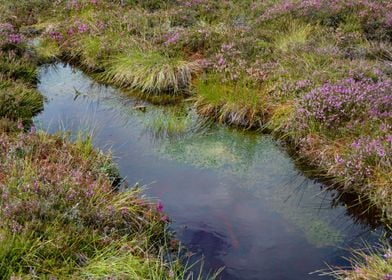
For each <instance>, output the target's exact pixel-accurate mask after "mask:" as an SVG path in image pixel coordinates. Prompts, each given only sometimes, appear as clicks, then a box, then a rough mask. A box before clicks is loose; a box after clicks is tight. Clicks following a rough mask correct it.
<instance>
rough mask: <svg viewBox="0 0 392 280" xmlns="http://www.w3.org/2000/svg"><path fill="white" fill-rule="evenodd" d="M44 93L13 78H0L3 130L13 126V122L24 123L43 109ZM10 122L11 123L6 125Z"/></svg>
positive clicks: (0, 106)
mask: <svg viewBox="0 0 392 280" xmlns="http://www.w3.org/2000/svg"><path fill="white" fill-rule="evenodd" d="M43 101H44V100H43V97H42V95H41V94H40V93H39V92H38V91H37V90H36V89H35V88H32V87H31V86H27V85H25V84H22V83H17V82H13V81H11V80H1V79H0V119H2V120H3V125H0V127H1V126H3V130H8V129H9V128H10V127H12V125H11V124H12V123H14V124H15V123H16V122H18V121H19V122H21V123H23V124H24V125H26V124H28V123H29V122H30V121H31V118H32V117H33V116H34V115H35V114H37V113H38V112H39V111H41V110H42V109H43ZM7 123H9V125H6V124H7Z"/></svg>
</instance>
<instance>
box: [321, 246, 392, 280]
mask: <svg viewBox="0 0 392 280" xmlns="http://www.w3.org/2000/svg"><path fill="white" fill-rule="evenodd" d="M391 255H392V251H391V247H390V246H389V245H387V244H384V245H381V246H379V247H376V248H371V247H370V246H369V245H365V248H364V249H362V250H355V251H353V256H352V257H351V258H350V259H349V261H350V262H351V266H352V269H350V270H347V269H346V268H339V267H331V271H326V272H323V273H321V274H322V275H327V276H332V277H334V278H335V279H338V280H379V279H390V277H391V276H392V258H391Z"/></svg>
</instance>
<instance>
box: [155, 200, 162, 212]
mask: <svg viewBox="0 0 392 280" xmlns="http://www.w3.org/2000/svg"><path fill="white" fill-rule="evenodd" d="M156 209H157V211H158V212H162V211H163V203H162V202H160V201H158V203H157V206H156Z"/></svg>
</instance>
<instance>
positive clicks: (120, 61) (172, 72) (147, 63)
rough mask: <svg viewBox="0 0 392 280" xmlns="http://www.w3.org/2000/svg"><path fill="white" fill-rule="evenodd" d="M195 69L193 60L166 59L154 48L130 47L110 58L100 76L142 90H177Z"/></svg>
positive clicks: (195, 63)
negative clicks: (133, 48) (130, 48)
mask: <svg viewBox="0 0 392 280" xmlns="http://www.w3.org/2000/svg"><path fill="white" fill-rule="evenodd" d="M199 69H200V65H199V64H198V63H197V62H187V61H184V60H182V59H180V58H169V57H166V56H164V55H162V54H160V53H158V52H155V51H146V52H143V51H139V50H134V51H131V52H129V53H127V54H119V55H116V56H114V57H112V58H110V60H109V61H108V62H107V63H106V67H105V72H104V73H103V75H102V79H103V80H105V81H107V82H110V83H114V84H118V85H120V86H123V87H127V88H132V89H137V90H141V91H143V92H146V93H157V92H165V91H171V92H174V93H178V92H181V91H183V90H186V89H187V88H188V86H189V83H190V81H191V79H192V74H193V73H195V72H196V71H198V70H199Z"/></svg>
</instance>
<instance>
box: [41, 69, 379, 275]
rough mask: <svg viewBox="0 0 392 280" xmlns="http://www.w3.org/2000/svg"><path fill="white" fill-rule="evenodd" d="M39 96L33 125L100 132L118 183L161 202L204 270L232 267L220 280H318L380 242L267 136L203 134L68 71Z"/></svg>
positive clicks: (222, 131)
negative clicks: (364, 246) (355, 251)
mask: <svg viewBox="0 0 392 280" xmlns="http://www.w3.org/2000/svg"><path fill="white" fill-rule="evenodd" d="M39 90H40V91H41V92H42V93H43V94H44V95H45V96H46V97H47V99H48V101H47V104H46V105H45V110H44V111H43V112H42V113H41V114H40V115H39V116H38V117H37V118H36V120H35V122H36V123H37V124H38V125H39V126H40V127H42V128H44V129H45V130H48V131H49V132H55V131H58V130H64V129H65V130H70V131H74V132H75V131H77V130H79V129H82V130H85V131H94V135H95V136H94V139H95V140H94V141H95V145H96V146H97V147H100V148H102V149H104V150H107V149H111V150H112V152H113V155H114V156H115V161H116V162H117V163H118V166H119V168H120V171H121V175H122V176H124V177H126V179H127V180H128V181H129V183H130V184H133V183H136V182H139V183H140V184H142V185H146V186H147V191H146V194H147V195H148V196H150V197H154V198H156V199H158V200H160V201H162V202H163V204H164V205H165V211H166V212H167V213H168V215H169V216H170V217H171V218H172V219H173V224H172V228H173V229H174V230H175V231H176V232H177V237H178V238H179V239H180V240H181V242H182V243H183V244H184V245H185V246H186V247H187V248H188V249H190V250H191V251H192V252H194V253H195V254H196V257H200V256H201V255H203V256H204V260H205V268H206V269H207V270H208V269H218V268H220V267H222V266H224V267H226V268H225V270H224V272H223V273H222V274H221V279H270V280H272V279H320V277H319V276H317V273H315V274H309V273H310V272H313V271H315V270H318V269H323V268H326V265H325V263H328V264H330V265H347V263H346V262H345V261H344V260H343V258H342V256H347V255H348V252H347V251H346V249H347V248H349V247H355V246H360V245H361V242H362V240H366V241H367V242H370V243H372V242H374V240H376V239H377V236H378V235H379V232H376V231H372V230H371V229H370V228H369V227H368V226H366V225H360V224H357V223H356V222H354V220H355V218H353V217H350V216H349V215H348V214H347V209H346V208H345V207H342V206H337V207H332V198H333V196H334V195H335V194H334V193H333V192H326V191H323V188H322V185H321V184H320V183H317V182H315V181H314V180H311V179H308V178H306V177H305V176H303V174H302V173H301V172H300V171H299V170H297V169H296V167H295V165H294V163H293V161H292V160H291V159H290V157H289V156H288V155H287V153H286V152H285V151H284V150H283V149H282V148H280V147H279V145H277V143H276V142H275V141H274V140H272V139H271V138H270V137H268V136H264V135H260V134H257V133H249V132H242V131H239V130H233V129H229V128H227V127H224V126H217V125H208V124H203V125H201V124H200V120H199V119H198V118H197V117H196V116H195V114H194V113H193V112H192V111H189V110H187V109H186V108H185V109H184V108H182V110H179V109H178V108H170V107H159V106H153V105H150V104H146V105H147V110H146V112H142V111H140V110H135V109H134V106H135V105H139V101H136V100H135V99H133V98H132V97H129V96H128V97H127V96H125V95H124V94H122V93H120V92H118V91H117V90H115V89H113V88H110V87H104V86H99V85H97V84H94V83H93V81H92V80H91V79H89V78H88V77H87V76H85V75H84V74H83V73H82V72H80V71H78V70H75V69H72V68H71V67H70V66H63V65H60V64H59V65H57V67H46V68H45V67H43V68H41V72H40V84H39ZM173 127H174V128H175V130H177V132H176V133H175V135H173V134H174V133H173V132H172V130H173ZM322 279H327V278H322Z"/></svg>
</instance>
